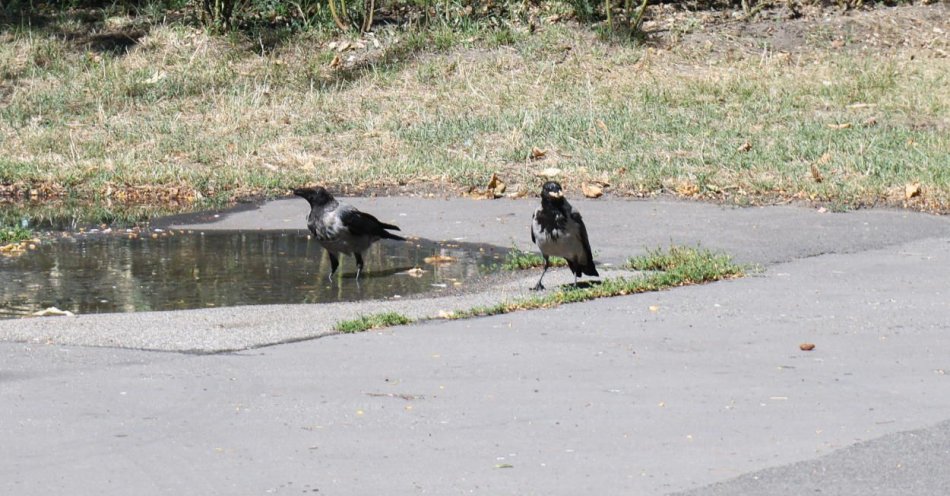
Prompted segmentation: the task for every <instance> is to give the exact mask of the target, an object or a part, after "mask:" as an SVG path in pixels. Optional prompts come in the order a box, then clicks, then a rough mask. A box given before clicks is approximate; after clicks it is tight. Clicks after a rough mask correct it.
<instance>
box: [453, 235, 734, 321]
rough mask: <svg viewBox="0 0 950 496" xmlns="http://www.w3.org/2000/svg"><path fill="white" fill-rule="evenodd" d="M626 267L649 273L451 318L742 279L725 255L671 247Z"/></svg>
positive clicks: (634, 261) (463, 311)
mask: <svg viewBox="0 0 950 496" xmlns="http://www.w3.org/2000/svg"><path fill="white" fill-rule="evenodd" d="M628 267H629V268H633V269H636V270H644V271H652V272H650V273H648V274H646V275H643V276H639V277H632V278H626V277H618V278H614V279H606V280H604V281H603V282H601V283H599V284H592V285H588V286H581V287H570V288H565V289H562V290H560V291H554V292H551V293H547V294H542V295H539V296H533V297H529V298H521V299H517V300H513V301H506V302H501V303H497V304H494V305H488V306H479V307H474V308H470V309H467V310H460V311H457V312H454V313H453V314H452V316H451V318H454V319H462V318H468V317H475V316H481V315H497V314H502V313H509V312H514V311H516V310H530V309H535V308H550V307H556V306H558V305H562V304H565V303H575V302H579V301H586V300H593V299H596V298H605V297H609V296H622V295H628V294H635V293H644V292H647V291H660V290H663V289H669V288H673V287H677V286H689V285H693V284H703V283H707V282H713V281H719V280H723V279H734V278H737V277H742V276H743V275H744V271H743V268H742V267H741V266H739V265H737V264H735V263H733V262H732V259H731V257H729V255H726V254H723V253H716V252H712V251H710V250H706V249H702V248H689V247H681V246H671V247H670V248H668V249H666V250H664V249H659V248H658V249H656V250H651V251H650V252H648V253H647V254H646V255H644V256H642V257H635V258H631V259H630V262H628Z"/></svg>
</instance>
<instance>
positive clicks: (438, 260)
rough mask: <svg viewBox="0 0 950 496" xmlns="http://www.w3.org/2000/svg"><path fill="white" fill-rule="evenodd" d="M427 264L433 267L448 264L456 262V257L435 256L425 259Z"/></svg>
mask: <svg viewBox="0 0 950 496" xmlns="http://www.w3.org/2000/svg"><path fill="white" fill-rule="evenodd" d="M424 261H425V263H427V264H431V265H439V264H448V263H452V262H454V261H455V258H454V257H450V256H448V255H433V256H431V257H426V258H425V259H424Z"/></svg>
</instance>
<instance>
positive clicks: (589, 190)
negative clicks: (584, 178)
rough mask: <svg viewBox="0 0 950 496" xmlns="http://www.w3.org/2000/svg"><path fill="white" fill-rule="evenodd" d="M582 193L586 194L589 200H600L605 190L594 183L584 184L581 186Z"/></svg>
mask: <svg viewBox="0 0 950 496" xmlns="http://www.w3.org/2000/svg"><path fill="white" fill-rule="evenodd" d="M581 191H583V192H584V196H586V197H588V198H600V197H601V195H603V194H604V189H603V188H601V187H600V186H598V185H597V184H592V183H583V184H581Z"/></svg>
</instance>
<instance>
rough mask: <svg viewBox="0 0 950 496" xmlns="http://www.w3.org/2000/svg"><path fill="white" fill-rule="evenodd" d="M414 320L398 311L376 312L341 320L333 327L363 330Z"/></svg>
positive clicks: (350, 331) (356, 330)
mask: <svg viewBox="0 0 950 496" xmlns="http://www.w3.org/2000/svg"><path fill="white" fill-rule="evenodd" d="M410 322H412V319H410V318H409V317H406V316H405V315H402V314H400V313H396V312H384V313H375V314H371V315H361V316H360V317H359V318H356V319H352V320H341V321H339V322H337V323H336V325H334V326H333V328H334V329H335V330H337V331H339V332H342V333H354V332H363V331H368V330H370V329H380V328H383V327H391V326H398V325H405V324H408V323H410Z"/></svg>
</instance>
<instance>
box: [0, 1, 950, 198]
mask: <svg viewBox="0 0 950 496" xmlns="http://www.w3.org/2000/svg"><path fill="white" fill-rule="evenodd" d="M934 8H937V7H934ZM888 15H891V13H890V11H888ZM895 19H899V18H897V17H895ZM110 22H111V23H112V24H111V25H112V26H113V28H114V29H118V30H121V29H123V27H122V26H123V23H124V22H127V23H129V24H133V20H131V19H124V18H122V17H116V18H113V19H111V20H110ZM134 22H135V23H139V24H135V25H136V26H139V25H140V22H141V21H140V20H135V21H134ZM921 22H923V21H921ZM54 28H55V26H54V27H53V28H51V29H50V31H49V32H48V33H47V32H44V31H42V30H38V31H24V30H22V29H21V30H18V29H11V30H9V31H6V32H4V33H0V95H2V98H3V105H0V195H7V196H18V197H19V196H24V195H26V194H27V192H29V191H30V190H34V191H37V192H38V193H39V194H40V195H41V196H43V197H50V196H53V197H72V198H75V199H78V200H80V201H81V202H85V203H86V204H99V205H105V204H111V205H119V204H135V203H149V204H156V203H169V202H172V203H175V204H176V205H179V206H180V208H190V207H191V206H193V205H196V204H197V205H203V204H205V203H204V202H207V201H209V199H210V200H213V201H215V202H219V203H220V202H225V201H229V200H233V199H234V198H239V197H242V196H247V195H268V196H276V195H282V194H286V193H287V191H288V190H289V188H291V187H293V186H297V185H301V184H305V183H323V184H327V185H330V186H332V187H333V188H335V189H338V190H348V191H358V190H362V189H369V188H390V187H395V188H404V189H406V190H409V191H414V190H426V189H439V188H442V189H450V190H452V189H455V188H458V189H463V188H465V187H469V186H479V185H482V186H483V185H484V182H486V181H487V180H488V178H489V177H490V175H491V173H493V172H497V173H498V174H499V175H500V176H501V177H502V179H503V180H504V181H505V182H506V183H508V185H509V189H510V190H511V191H516V190H518V189H519V187H526V188H528V189H531V190H533V189H534V188H536V187H537V185H538V183H539V181H540V180H539V179H538V178H537V176H536V173H537V172H538V171H539V170H541V169H545V168H549V167H556V168H559V169H561V170H562V171H563V172H562V175H561V181H562V183H564V185H565V186H566V187H567V188H568V189H569V190H575V191H576V190H577V189H579V186H580V184H581V183H582V182H584V181H588V180H603V181H605V182H608V183H610V184H611V187H610V189H609V190H608V191H610V192H613V193H615V194H620V195H636V196H651V195H657V194H672V195H677V196H681V197H689V198H700V199H713V200H718V201H727V202H735V203H739V204H751V203H769V202H776V201H788V200H804V201H814V202H825V203H830V204H834V205H836V208H853V207H859V206H863V205H878V204H886V205H897V206H907V207H911V208H919V209H926V210H935V211H942V212H947V211H950V167H947V166H946V164H947V163H950V132H948V129H950V127H948V126H950V80H948V76H947V74H950V59H948V58H946V57H943V56H941V55H940V52H939V50H944V51H945V50H946V48H947V47H946V42H945V40H943V41H942V39H940V38H934V40H933V43H931V45H928V46H933V47H934V48H936V49H938V50H937V51H934V50H924V49H918V48H914V49H906V50H905V49H901V48H887V49H883V48H873V49H867V50H862V49H861V48H862V47H860V46H857V47H854V48H853V49H851V48H846V49H840V48H830V47H829V46H828V40H827V39H826V38H827V36H830V35H824V34H821V33H818V32H817V31H816V32H814V33H812V32H809V33H808V39H809V40H811V41H809V42H808V43H810V44H809V45H807V46H805V47H804V48H803V49H802V50H800V51H798V52H794V53H791V54H789V53H779V52H775V51H770V50H768V48H767V47H766V49H764V50H763V49H762V48H761V47H757V48H756V49H755V50H749V51H746V50H738V49H737V50H723V51H716V48H717V47H718V44H719V43H723V44H724V43H727V41H728V40H726V38H721V39H720V38H717V39H714V43H713V44H712V45H711V47H710V46H709V45H704V44H701V43H690V42H689V41H688V40H686V35H684V39H683V41H681V42H678V44H675V45H673V46H671V48H670V49H669V50H663V51H657V50H656V49H654V48H650V47H644V46H642V45H638V44H634V43H615V42H612V41H610V40H602V39H600V38H599V37H598V36H597V35H596V34H594V33H592V32H591V31H589V30H588V29H586V28H581V27H577V26H575V25H573V24H569V23H568V24H565V23H557V24H542V28H540V29H538V30H537V31H536V32H535V33H533V34H528V33H527V32H523V31H519V30H517V29H513V28H512V27H511V26H507V25H506V26H505V27H503V28H497V29H496V28H492V27H490V26H481V25H473V26H465V27H464V28H459V29H457V30H450V29H447V28H444V27H443V28H437V29H431V30H428V31H420V30H414V28H409V29H408V30H399V29H396V28H385V29H383V28H381V29H380V30H379V31H378V32H377V33H376V37H375V39H376V40H377V41H379V43H380V47H379V48H376V47H375V45H374V44H373V43H368V42H366V43H363V45H365V47H363V48H350V49H347V50H346V51H344V52H339V51H338V50H336V49H332V48H330V46H329V44H328V42H329V41H330V39H329V38H328V35H326V34H321V33H316V34H310V33H303V34H297V35H294V36H290V37H288V38H287V39H286V40H284V41H283V42H282V43H280V44H278V45H276V46H274V47H270V48H269V49H268V50H263V49H262V48H261V47H260V46H258V44H257V43H256V42H252V40H249V39H243V38H241V37H240V36H232V37H213V36H210V35H208V34H207V33H206V32H204V31H200V30H195V29H192V28H188V27H184V26H180V25H175V24H163V23H156V24H154V25H150V26H148V29H147V33H146V34H145V35H144V36H143V37H141V38H139V39H138V41H137V42H136V43H135V44H134V45H132V46H131V47H130V48H129V50H128V51H127V52H125V51H121V52H113V51H108V50H105V51H95V50H88V49H86V48H84V47H82V46H76V45H75V44H71V42H69V41H64V40H66V39H68V37H63V36H58V35H57V34H56V33H57V30H56V29H54ZM908 33H909V34H907V35H908V36H911V35H913V36H917V35H920V36H923V35H924V34H929V33H931V30H930V29H925V27H924V28H917V27H915V28H914V29H913V30H909V31H908ZM915 33H916V34H915ZM710 36H714V34H712V35H710ZM822 36H824V37H825V38H823V37H822ZM351 38H352V37H351ZM352 41H354V42H356V41H359V40H356V39H355V38H354V39H352ZM856 43H857V42H856ZM934 43H935V44H934ZM337 55H339V56H340V60H342V61H343V62H341V64H342V65H341V66H332V61H333V60H334V59H335V58H336V56H337ZM910 55H913V57H911V56H910ZM351 57H352V60H351ZM331 66H332V67H331ZM532 147H538V148H540V149H543V150H545V151H546V154H545V156H544V158H542V159H540V160H531V159H529V158H528V157H529V154H530V151H531V149H532ZM813 166H814V168H816V170H817V171H818V175H817V176H816V175H815V174H813V173H812V167H813ZM818 178H820V180H819V179H818ZM908 183H920V185H921V188H920V191H921V194H920V195H917V196H914V197H912V198H908V197H907V196H906V195H905V185H907V184H908ZM5 208H6V207H5Z"/></svg>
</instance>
